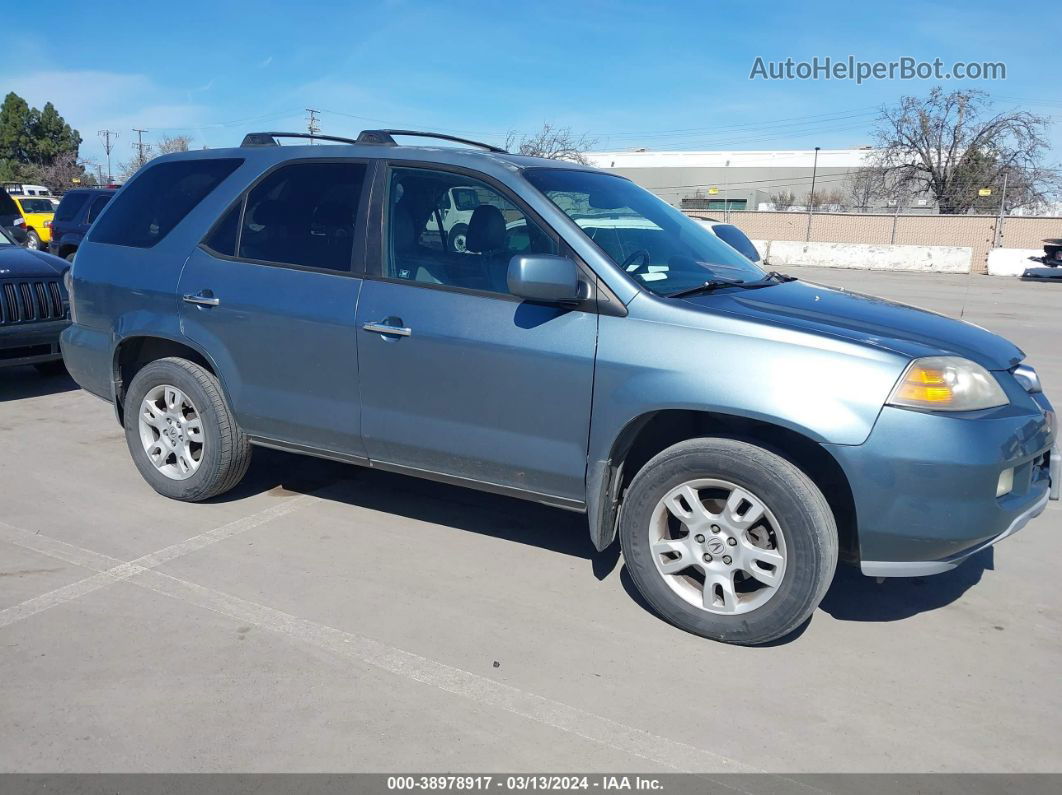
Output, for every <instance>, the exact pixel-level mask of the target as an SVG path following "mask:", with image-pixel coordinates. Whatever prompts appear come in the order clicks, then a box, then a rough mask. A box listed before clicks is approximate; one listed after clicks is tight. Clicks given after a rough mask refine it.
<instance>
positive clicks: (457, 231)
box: [446, 224, 468, 253]
mask: <svg viewBox="0 0 1062 795" xmlns="http://www.w3.org/2000/svg"><path fill="white" fill-rule="evenodd" d="M467 235H468V224H454V225H453V227H451V229H450V231H449V232H447V233H446V247H447V248H448V249H450V251H454V252H458V253H464V251H465V244H464V243H463V242H460V241H464V240H465V238H466V236H467Z"/></svg>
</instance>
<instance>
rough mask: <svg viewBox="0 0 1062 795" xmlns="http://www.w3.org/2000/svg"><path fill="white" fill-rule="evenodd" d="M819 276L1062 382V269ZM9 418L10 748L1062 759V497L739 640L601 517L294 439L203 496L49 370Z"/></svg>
mask: <svg viewBox="0 0 1062 795" xmlns="http://www.w3.org/2000/svg"><path fill="white" fill-rule="evenodd" d="M790 271H791V272H792V273H794V274H795V275H798V276H799V277H800V278H803V279H808V280H812V281H818V282H821V283H824V284H831V285H838V286H844V287H848V288H850V289H854V290H858V291H861V292H867V293H872V294H876V295H880V296H883V297H887V298H894V299H897V300H902V301H906V302H908V303H913V304H915V305H919V306H924V307H926V308H929V309H934V310H937V311H940V312H943V313H946V314H948V315H952V316H956V317H959V316H961V317H963V318H965V319H966V320H969V321H972V322H974V323H978V324H979V325H982V326H985V327H986V328H988V329H990V330H992V331H996V332H999V333H1001V334H1003V335H1005V336H1007V337H1009V338H1011V339H1012V340H1014V341H1015V342H1016V343H1017V344H1019V345H1020V346H1021V347H1022V348H1024V350H1025V351H1026V353H1027V354H1028V361H1029V362H1030V363H1031V364H1033V365H1035V366H1036V367H1037V368H1038V370H1039V372H1040V374H1041V377H1042V380H1043V383H1044V386H1045V390H1046V391H1047V392H1048V394H1049V396H1053V397H1054V400H1055V403H1056V404H1058V403H1059V402H1062V311H1060V310H1062V285H1037V284H1023V283H1021V282H1018V281H1017V280H1013V279H999V278H990V277H982V276H944V275H926V274H906V275H905V274H892V273H869V272H863V271H835V270H818V269H810V268H806V269H790ZM0 442H2V445H0V495H2V496H0V770H2V771H8V772H10V771H19V772H60V771H76V772H205V771H255V772H272V771H291V772H312V771H328V772H341V771H374V772H385V771H387V772H390V771H395V772H409V771H443V770H446V771H555V772H561V771H585V772H591V771H601V772H609V771H617V770H624V771H632V770H638V771H646V772H651V771H669V770H688V771H712V772H718V771H768V772H799V771H808V772H848V771H860V772H863V771H875V772H892V771H917V772H928V771H944V772H951V771H966V772H981V771H1007V772H1009V771H1038V772H1047V771H1060V770H1062V742H1060V739H1062V677H1060V676H1059V670H1060V669H1062V591H1060V588H1059V577H1058V561H1059V560H1062V508H1060V505H1059V503H1057V502H1055V503H1051V504H1050V505H1049V507H1048V509H1047V510H1046V512H1045V513H1044V515H1043V516H1042V517H1040V518H1039V519H1037V520H1035V521H1034V522H1032V523H1031V524H1030V525H1029V526H1028V527H1027V528H1026V529H1025V530H1023V531H1022V532H1021V533H1019V534H1018V535H1017V536H1015V537H1014V538H1012V539H1008V540H1007V541H1005V542H1003V543H1002V544H1000V545H998V546H997V547H995V548H994V549H991V550H988V551H985V552H983V553H981V554H979V555H977V556H976V557H975V558H974V559H972V560H970V561H969V562H967V563H966V564H965V565H964V566H962V567H960V568H959V569H957V570H955V571H953V572H950V573H947V574H942V575H938V576H935V577H929V578H925V579H915V580H889V581H886V582H884V583H883V584H880V585H879V584H877V583H875V582H874V581H873V580H870V579H868V578H864V577H862V576H861V575H859V574H858V573H856V572H854V571H852V570H847V569H846V570H841V571H839V573H838V576H837V578H836V580H835V582H834V585H833V587H832V588H831V590H830V591H829V593H828V594H827V596H826V599H825V601H824V603H823V605H822V607H821V608H820V609H819V610H818V611H816V613H815V615H814V616H813V617H812V619H811V621H810V622H809V623H808V624H807V625H806V626H805V627H804V628H802V630H801V631H799V632H798V633H796V634H795V636H793V637H791V638H788V639H786V640H785V641H784V642H780V643H777V644H775V645H773V646H770V647H767V648H738V647H731V646H725V645H722V644H718V643H713V642H710V641H706V640H703V639H700V638H697V637H694V636H691V635H687V634H684V633H683V632H681V631H679V630H677V629H674V628H672V627H670V626H669V625H667V624H666V623H664V622H663V621H661V620H659V619H658V618H656V617H655V616H653V615H652V614H651V613H650V612H649V610H648V608H647V607H646V606H645V605H644V603H643V602H642V601H641V600H640V599H639V598H638V597H637V595H636V594H635V592H634V590H633V587H632V585H631V582H630V579H629V576H628V575H627V574H626V573H625V572H624V570H623V564H622V560H620V559H619V555H618V550H617V549H616V547H615V546H614V547H613V548H611V549H610V550H607V551H606V552H604V553H596V552H595V551H594V550H593V548H592V547H591V545H590V541H589V538H588V533H587V531H586V527H585V518H584V517H582V516H580V515H577V514H573V513H568V512H564V511H560V510H555V509H551V508H546V507H543V506H538V505H534V504H531V503H523V502H519V501H516V500H512V499H508V498H504V497H498V496H493V495H488V494H482V493H479V492H474V491H468V490H464V489H460V488H456V487H450V486H443V485H439V484H433V483H428V482H425V481H419V480H414V479H410V478H406V477H402V476H398V475H391V474H387V473H382V472H379V471H370V470H365V469H360V468H356V467H352V466H346V465H342V464H337V463H331V462H326V461H320V460H313V459H309V458H301V457H296V456H292V455H287V454H282V453H277V452H272V451H267V450H256V452H255V460H254V463H253V464H252V468H251V471H250V473H249V475H248V477H247V479H246V481H245V482H244V483H243V484H242V485H241V486H240V487H239V488H238V489H237V490H236V491H235V492H233V493H230V494H228V495H225V496H224V497H223V498H220V499H218V500H216V501H214V502H212V503H210V504H203V505H188V504H182V503H178V502H173V501H170V500H167V499H164V498H163V497H161V496H158V495H156V494H155V493H154V492H153V491H152V490H151V489H150V488H149V487H148V486H147V484H146V483H145V482H144V481H143V480H142V479H141V478H140V476H139V474H138V473H137V471H136V469H135V468H134V466H133V464H132V462H131V461H130V459H129V455H128V452H127V450H126V446H125V440H124V437H123V434H122V431H121V429H120V428H119V427H118V425H117V424H116V423H115V421H114V415H113V412H112V409H111V407H110V406H109V405H108V404H106V403H104V402H102V401H100V400H98V399H96V398H94V397H92V396H90V395H88V394H86V393H84V392H81V391H79V390H78V389H77V388H76V386H75V385H74V384H73V382H71V381H70V380H69V379H67V378H65V377H53V378H43V377H41V376H38V375H37V373H36V372H35V371H34V370H32V369H30V368H17V369H10V370H3V371H0ZM912 443H913V444H917V443H918V440H912Z"/></svg>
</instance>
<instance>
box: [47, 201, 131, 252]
mask: <svg viewBox="0 0 1062 795" xmlns="http://www.w3.org/2000/svg"><path fill="white" fill-rule="evenodd" d="M116 191H117V188H114V187H108V188H75V189H74V190H68V191H67V192H66V193H64V194H63V198H62V200H60V202H59V206H58V207H57V208H56V210H55V217H54V218H52V242H51V243H50V244H49V250H50V251H51V252H52V253H53V254H56V255H57V256H60V257H62V258H63V259H65V260H66V261H67V262H73V261H74V254H75V253H76V252H77V249H78V247H79V246H80V245H81V241H82V240H83V239H84V238H85V233H86V232H88V230H89V227H90V226H92V222H93V221H95V220H96V217H97V216H98V215H99V214H100V213H101V212H103V208H104V207H106V206H107V202H109V201H110V200H111V197H112V196H113V195H114V194H115V192H116Z"/></svg>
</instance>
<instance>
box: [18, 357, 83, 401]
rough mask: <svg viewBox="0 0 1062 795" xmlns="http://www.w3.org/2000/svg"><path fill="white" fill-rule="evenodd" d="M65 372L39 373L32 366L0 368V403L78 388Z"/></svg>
mask: <svg viewBox="0 0 1062 795" xmlns="http://www.w3.org/2000/svg"><path fill="white" fill-rule="evenodd" d="M79 388H80V387H78V385H77V383H76V382H75V381H74V379H73V378H71V377H70V376H69V375H68V374H67V373H65V372H63V373H59V374H57V375H41V374H40V373H38V372H37V370H36V369H35V368H34V367H32V366H28V365H27V366H23V367H4V368H0V403H2V402H4V401H8V400H23V399H25V398H35V397H42V396H44V395H54V394H58V393H60V392H72V391H74V390H75V389H79Z"/></svg>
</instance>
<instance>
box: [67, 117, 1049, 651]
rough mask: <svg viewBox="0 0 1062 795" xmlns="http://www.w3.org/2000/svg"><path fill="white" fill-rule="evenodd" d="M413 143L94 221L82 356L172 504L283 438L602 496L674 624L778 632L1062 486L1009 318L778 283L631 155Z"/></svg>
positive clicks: (154, 179) (81, 309) (370, 461)
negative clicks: (687, 210)
mask: <svg viewBox="0 0 1062 795" xmlns="http://www.w3.org/2000/svg"><path fill="white" fill-rule="evenodd" d="M399 132H400V131H384V130H374V131H366V132H363V133H362V134H361V135H360V136H359V138H358V139H357V140H356V141H355V140H345V139H325V140H332V141H336V142H338V143H340V144H344V145H341V146H280V145H278V143H277V140H276V137H278V136H279V135H280V134H275V133H260V134H252V135H249V136H248V137H247V138H246V139H245V141H244V145H243V146H242V147H240V148H236V149H222V150H211V151H204V152H186V153H181V154H174V155H169V156H165V157H161V158H158V159H157V160H154V161H152V162H151V164H149V165H148V166H146V167H145V168H143V169H142V170H141V171H140V172H139V173H138V174H137V175H136V176H135V177H134V178H133V179H132V180H131V181H130V182H129V184H127V185H126V186H125V187H124V188H122V189H121V190H120V191H119V192H118V194H117V195H116V196H115V198H114V200H113V201H112V202H111V203H110V204H109V205H108V206H107V207H106V209H105V210H104V211H103V214H102V215H101V216H100V217H99V219H98V220H97V221H96V223H95V224H94V225H93V227H92V229H91V230H90V232H89V234H88V237H87V238H86V240H85V242H84V244H83V245H82V247H81V249H80V251H79V253H78V256H77V260H76V262H75V264H74V266H73V268H72V275H73V280H72V289H71V298H72V305H73V325H72V326H71V327H70V328H69V329H68V330H67V331H66V332H64V334H63V351H64V353H65V354H66V358H67V365H68V367H69V369H70V372H71V374H72V375H73V376H74V378H75V379H76V380H77V381H78V382H79V383H80V384H81V385H82V386H83V387H84V388H85V389H87V390H89V391H91V392H94V393H95V394H97V395H100V396H101V397H104V398H105V399H107V400H109V401H113V402H114V404H115V407H116V409H117V414H118V418H119V420H120V421H121V422H122V423H123V424H124V427H125V436H126V441H127V444H128V447H129V451H130V453H131V454H132V457H133V460H134V462H135V463H136V466H137V467H138V469H139V470H140V472H141V474H142V475H143V476H144V478H145V479H146V480H147V481H148V483H150V484H151V486H152V487H153V488H154V489H155V490H157V491H158V492H159V493H161V494H164V495H166V496H168V497H172V498H174V499H179V500H189V501H197V500H206V499H209V498H211V497H214V496H216V495H218V494H221V493H222V492H224V491H226V490H228V489H231V488H232V487H233V486H235V485H236V483H238V482H239V481H240V479H241V478H242V477H243V475H244V472H245V471H246V470H247V466H248V462H249V460H250V456H251V451H252V449H253V446H255V445H261V446H264V447H272V448H280V449H283V450H291V451H296V452H300V453H306V454H309V455H315V456H322V457H326V458H333V459H338V460H341V461H349V462H351V463H355V464H361V465H364V466H371V467H378V468H381V469H386V470H391V471H395V472H402V473H406V474H410V475H415V476H418V477H425V478H432V479H437V480H442V481H446V482H449V483H454V484H458V485H462V486H470V487H473V488H478V489H484V490H488V491H494V492H500V493H503V494H509V495H513V496H516V497H520V498H523V499H527V500H534V501H538V502H542V503H547V504H549V505H554V506H558V507H560V508H565V509H568V510H572V511H579V512H584V513H585V514H586V515H587V519H588V525H589V530H590V536H591V539H592V540H593V543H594V545H595V546H596V547H597V548H598V549H604V548H605V547H607V546H609V545H610V544H611V543H612V542H613V541H614V539H615V537H616V535H617V533H618V535H619V538H620V542H621V545H622V549H623V554H624V558H625V560H626V564H627V566H628V568H629V570H630V573H631V577H632V580H633V581H634V583H635V585H636V586H637V587H638V589H639V590H640V592H641V593H642V594H643V595H644V596H645V598H646V600H647V601H648V602H649V603H650V604H651V605H652V606H653V607H654V608H655V609H656V610H657V611H658V612H659V613H660V614H662V615H663V616H665V617H666V618H667V619H668V620H670V621H672V622H674V623H675V624H677V625H678V626H680V627H683V628H685V629H688V630H690V631H692V632H696V633H699V634H701V635H704V636H707V637H712V638H716V639H720V640H726V641H730V642H735V643H761V642H765V641H769V640H772V639H774V638H778V637H781V636H783V635H785V634H787V633H789V632H790V631H792V630H793V629H795V628H796V627H798V626H799V625H800V624H801V623H802V622H803V621H805V620H806V619H807V618H808V616H809V615H810V614H811V612H812V611H813V610H814V609H815V606H816V605H817V604H818V603H819V601H820V600H821V599H822V596H823V594H824V593H825V591H826V588H827V587H828V586H829V584H830V581H831V579H832V577H833V573H834V568H835V566H836V564H837V562H838V559H841V560H843V561H845V562H849V563H853V564H856V565H858V566H860V567H861V568H862V570H863V572H864V573H866V574H868V575H873V576H877V577H887V576H914V575H926V574H934V573H937V572H942V571H946V570H948V569H951V568H954V567H955V566H957V565H958V564H959V563H961V562H962V561H963V560H965V559H966V558H968V557H969V556H970V555H972V554H974V553H975V552H977V551H978V550H980V549H983V548H985V547H987V546H989V545H991V544H993V543H995V542H996V541H998V540H1000V539H1002V538H1005V537H1006V536H1008V535H1010V534H1012V533H1014V532H1017V531H1018V530H1019V529H1021V528H1022V527H1023V526H1024V525H1025V524H1026V523H1027V522H1028V521H1029V520H1030V519H1031V518H1032V517H1034V516H1037V515H1038V514H1039V513H1040V512H1042V511H1043V510H1044V508H1045V506H1046V504H1047V500H1048V498H1049V493H1050V490H1051V488H1052V482H1053V483H1054V488H1055V489H1056V491H1057V483H1058V466H1059V464H1058V457H1057V455H1055V456H1052V452H1051V451H1052V445H1053V442H1054V440H1055V435H1056V419H1055V414H1054V411H1053V410H1052V408H1051V405H1050V403H1049V402H1048V401H1047V398H1046V397H1045V396H1044V394H1043V392H1042V390H1041V387H1040V382H1039V379H1038V377H1037V374H1036V372H1035V370H1033V368H1031V367H1029V366H1028V365H1027V364H1024V363H1023V361H1022V360H1023V358H1024V355H1023V354H1022V352H1021V351H1020V350H1019V349H1018V348H1016V347H1015V346H1014V345H1012V344H1011V343H1009V342H1008V341H1007V340H1005V339H1002V338H1000V337H997V336H996V335H994V334H991V333H989V332H988V331H985V330H984V329H981V328H978V327H976V326H972V325H969V324H967V323H963V322H960V321H956V320H952V319H949V318H946V317H942V316H940V315H936V314H933V313H930V312H925V311H922V310H918V309H913V308H910V307H905V306H901V305H898V304H893V303H890V302H887V301H882V300H878V299H873V298H868V297H866V296H860V295H855V294H852V293H848V292H845V291H841V290H835V289H831V288H828V287H823V286H821V285H815V284H806V283H803V282H800V281H798V280H796V279H794V278H792V277H788V276H784V275H781V274H777V273H765V272H764V271H763V270H761V269H760V268H759V267H758V266H757V265H756V264H754V263H753V262H751V261H750V260H749V259H746V258H745V257H744V256H742V255H741V254H740V253H739V252H738V251H736V250H735V249H733V248H731V247H730V246H728V245H727V244H726V243H724V242H723V241H722V240H720V239H719V238H718V237H716V236H714V235H713V234H712V233H711V232H710V231H709V230H707V229H705V228H703V227H702V226H700V225H699V224H697V223H696V222H694V221H693V220H691V219H690V218H687V217H686V216H685V215H683V214H682V213H681V212H680V211H678V210H676V209H674V208H672V207H670V206H668V205H667V204H665V203H664V202H662V201H661V200H660V199H658V198H657V197H655V196H653V195H652V194H650V193H649V192H647V191H645V190H643V189H641V188H639V187H638V186H636V185H635V184H634V183H633V182H631V181H630V180H627V179H625V178H622V177H619V176H616V175H613V174H607V173H604V172H600V171H596V170H594V169H591V168H587V167H583V166H580V165H576V164H571V163H565V162H558V161H555V160H541V159H537V158H531V157H522V156H519V155H511V154H508V153H506V152H504V151H502V150H499V149H497V148H495V147H490V146H486V145H483V144H475V143H474V142H467V141H466V142H463V143H466V144H471V145H472V146H473V147H477V148H478V149H479V150H480V151H475V149H470V148H458V147H438V146H436V147H413V146H409V147H407V146H399V145H397V144H396V143H395V140H394V137H393V135H397V134H399ZM401 132H402V134H409V133H408V132H405V131H401ZM287 135H288V136H289V137H295V138H298V137H303V138H305V137H306V136H305V135H302V136H300V135H298V134H287ZM417 135H422V136H423V135H424V134H423V133H417ZM433 137H436V138H446V137H447V136H433ZM315 138H316V139H317V140H318V141H320V140H322V136H315ZM450 140H455V139H452V138H451V139H450ZM455 192H460V193H461V195H462V196H464V197H465V198H466V199H467V201H466V202H465V204H466V205H467V206H468V207H469V208H471V211H470V213H469V217H468V220H467V225H466V227H465V228H463V229H462V230H461V234H462V235H463V240H462V242H461V244H460V245H454V241H453V240H451V239H450V238H451V236H452V235H454V234H455V231H454V230H455V229H456V226H455V225H451V224H448V222H447V219H446V218H445V217H444V210H445V209H447V207H448V203H449V200H448V198H447V197H448V196H452V195H454V194H455ZM463 223H464V222H463ZM1052 472H1053V474H1052ZM488 565H489V562H487V561H485V562H484V566H488ZM484 576H485V577H489V576H491V572H490V571H485V572H484ZM498 576H504V574H502V573H499V574H498Z"/></svg>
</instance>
